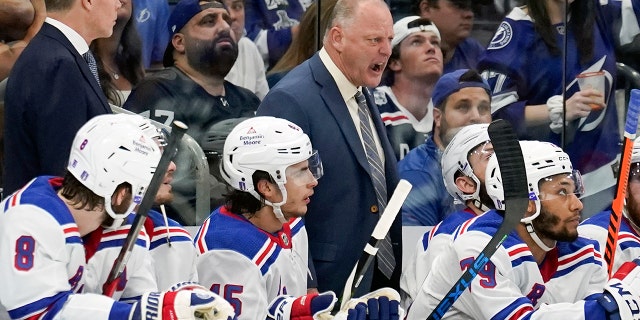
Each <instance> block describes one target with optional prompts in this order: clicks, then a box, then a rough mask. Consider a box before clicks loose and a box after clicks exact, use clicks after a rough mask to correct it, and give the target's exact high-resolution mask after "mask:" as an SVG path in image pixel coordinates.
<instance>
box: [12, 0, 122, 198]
mask: <svg viewBox="0 0 640 320" xmlns="http://www.w3.org/2000/svg"><path fill="white" fill-rule="evenodd" d="M45 4H46V8H47V18H46V20H45V23H44V24H43V25H42V27H41V28H40V31H38V34H36V36H35V37H34V38H33V39H32V40H31V42H29V45H28V46H27V47H26V48H25V49H24V51H23V52H22V54H21V55H20V57H19V58H18V60H17V61H16V64H15V65H14V67H13V69H12V70H11V74H10V77H9V80H8V82H7V94H6V97H5V114H4V116H5V123H6V124H7V125H5V127H4V138H5V140H4V141H5V144H4V155H5V159H4V160H5V171H4V181H3V182H4V190H5V194H7V195H8V194H11V193H12V192H13V191H15V190H17V189H18V188H20V187H22V186H23V185H24V184H26V183H27V182H28V181H29V180H31V179H33V178H35V177H36V176H39V175H43V174H53V175H61V174H62V173H63V172H64V168H65V165H66V158H65V153H66V152H67V151H68V150H69V148H70V146H71V141H72V140H73V136H74V135H75V133H76V131H78V129H79V128H80V127H81V126H82V125H83V124H84V123H85V122H86V121H87V120H89V119H91V118H93V117H94V116H96V115H99V114H105V113H110V112H111V109H110V108H109V104H108V103H107V98H106V97H105V96H104V93H102V90H101V88H100V83H99V82H98V80H97V67H96V66H95V59H94V58H93V55H92V54H91V52H90V51H89V43H91V41H93V40H94V39H97V38H103V37H109V36H111V34H112V32H113V24H114V21H115V20H116V16H117V11H118V8H120V1H119V0H99V1H98V3H96V4H95V5H91V6H84V5H83V3H82V2H80V1H76V0H62V1H52V0H45ZM83 55H84V56H86V58H84V57H83ZM85 59H86V60H85ZM87 61H88V62H87ZM34 74H37V75H38V76H37V77H34V76H33V75H34ZM7 120H8V121H7Z"/></svg>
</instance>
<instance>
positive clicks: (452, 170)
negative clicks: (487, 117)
mask: <svg viewBox="0 0 640 320" xmlns="http://www.w3.org/2000/svg"><path fill="white" fill-rule="evenodd" d="M488 127H489V124H472V125H468V126H465V127H463V128H461V129H460V131H458V132H457V133H456V134H455V136H454V137H453V139H452V140H451V141H450V142H449V144H448V145H447V147H446V148H445V150H444V152H443V153H442V158H441V159H440V164H441V167H442V177H443V179H444V186H445V188H446V189H447V191H448V192H449V194H450V195H451V196H452V197H453V198H454V199H457V200H459V201H461V202H463V203H464V202H465V201H466V200H480V179H478V177H477V176H476V175H475V173H473V168H472V166H471V164H470V163H469V154H470V153H471V152H472V151H473V150H474V149H475V148H476V147H478V146H480V145H482V144H484V143H487V142H490V138H489V133H488V131H487V128H488ZM458 172H460V173H462V174H463V175H465V176H467V177H469V178H471V179H472V180H473V181H474V183H475V184H476V190H475V192H474V193H473V194H467V193H464V192H462V191H461V190H460V189H459V188H458V186H457V185H456V183H455V179H456V174H457V173H458Z"/></svg>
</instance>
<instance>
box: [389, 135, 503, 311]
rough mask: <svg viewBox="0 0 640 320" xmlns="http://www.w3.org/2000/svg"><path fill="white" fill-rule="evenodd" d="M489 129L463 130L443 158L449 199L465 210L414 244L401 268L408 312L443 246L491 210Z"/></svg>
mask: <svg viewBox="0 0 640 320" xmlns="http://www.w3.org/2000/svg"><path fill="white" fill-rule="evenodd" d="M488 127H489V125H488V124H485V123H482V124H470V125H468V126H465V127H463V128H462V129H460V131H458V133H456V135H455V136H454V137H453V140H451V142H450V143H449V145H448V146H447V148H446V149H445V150H444V153H443V154H442V175H443V176H444V186H445V187H446V188H447V191H448V192H449V194H450V195H451V196H452V197H454V198H455V199H456V200H457V201H460V202H461V203H464V208H463V209H462V210H460V211H456V212H454V213H452V214H450V215H449V216H447V217H446V218H445V219H444V220H443V221H442V222H440V223H438V224H437V225H436V226H434V227H433V228H432V229H431V230H429V232H427V233H425V234H424V235H423V236H422V237H421V238H420V239H419V240H418V242H417V243H416V244H415V251H414V255H413V256H412V257H411V258H410V259H409V260H408V263H407V264H406V265H405V266H404V268H405V269H404V270H403V271H402V276H401V277H400V286H401V288H402V290H403V305H404V306H406V307H407V308H408V307H409V306H410V305H411V302H413V300H414V299H415V298H416V296H417V295H418V291H419V290H420V288H421V286H422V283H423V282H424V280H425V279H426V278H427V275H428V274H429V272H430V271H431V266H432V265H433V262H434V261H435V259H436V257H438V256H439V255H440V254H441V253H442V252H443V250H446V248H447V246H446V244H447V243H448V242H449V241H451V238H452V236H453V233H454V232H455V231H456V229H457V228H458V227H459V226H460V225H462V223H464V221H466V220H469V219H471V218H474V217H477V216H479V215H481V214H483V213H484V212H485V211H487V210H489V208H490V207H493V202H492V201H491V198H489V196H488V195H487V188H486V185H485V179H484V178H485V169H486V166H487V162H489V157H490V156H491V155H492V154H493V145H492V144H491V140H489V134H488V132H487V128H488Z"/></svg>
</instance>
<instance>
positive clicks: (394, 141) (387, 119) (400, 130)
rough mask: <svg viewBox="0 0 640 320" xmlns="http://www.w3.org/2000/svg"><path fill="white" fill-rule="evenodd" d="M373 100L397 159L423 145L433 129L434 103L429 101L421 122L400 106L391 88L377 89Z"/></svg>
mask: <svg viewBox="0 0 640 320" xmlns="http://www.w3.org/2000/svg"><path fill="white" fill-rule="evenodd" d="M373 98H374V100H375V102H376V105H378V108H379V110H380V116H381V117H382V122H384V126H385V128H386V129H387V137H388V138H389V142H391V146H392V147H393V152H394V153H395V154H396V159H397V160H402V158H404V156H405V155H407V153H409V151H411V149H413V148H415V147H417V146H419V145H421V144H423V143H424V141H425V140H426V139H427V136H428V134H429V133H430V132H431V130H432V129H433V103H432V102H431V99H429V103H428V104H427V105H426V106H425V108H427V114H426V115H425V116H424V118H422V119H421V120H417V119H416V118H415V117H414V116H413V115H412V114H411V112H409V111H408V110H407V109H405V108H404V107H403V106H402V105H400V103H399V102H398V99H396V96H395V94H394V93H393V91H392V90H391V88H390V87H388V86H380V87H377V88H376V89H375V90H374V91H373Z"/></svg>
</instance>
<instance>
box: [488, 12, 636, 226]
mask: <svg viewBox="0 0 640 320" xmlns="http://www.w3.org/2000/svg"><path fill="white" fill-rule="evenodd" d="M601 3H605V2H599V1H595V0H581V1H573V2H571V4H570V5H569V6H568V8H569V16H570V19H569V21H568V24H567V28H566V29H567V30H568V34H567V36H568V37H569V39H570V40H569V42H568V43H567V46H568V47H567V54H566V55H563V54H562V48H563V44H562V40H561V39H562V34H564V30H565V28H564V26H563V25H562V23H563V19H564V3H563V2H556V1H527V2H526V6H523V7H516V8H514V9H513V11H511V13H510V14H509V15H508V16H507V17H506V18H505V19H504V20H503V21H502V23H501V24H500V27H499V28H498V30H497V31H496V34H495V36H494V38H493V40H491V43H490V44H489V46H488V48H487V51H486V52H485V54H484V55H483V57H482V58H481V59H480V61H479V64H478V68H479V69H480V70H482V74H483V77H485V78H486V79H488V81H489V84H490V86H491V93H492V95H493V96H494V99H493V101H492V106H491V111H492V114H493V117H494V118H501V119H506V120H508V121H509V122H510V123H511V124H512V125H513V127H514V128H516V130H517V134H518V137H519V138H520V139H534V140H541V141H550V142H553V143H555V144H556V145H559V146H562V147H563V149H564V150H565V151H566V152H567V153H568V154H569V156H570V157H571V159H572V161H573V163H574V164H575V166H576V169H578V170H580V172H582V173H583V175H584V179H585V187H586V188H587V189H586V190H585V197H586V198H584V199H583V201H585V204H586V205H585V208H586V210H585V212H584V214H585V216H587V217H588V216H590V215H592V214H593V213H595V212H599V211H602V210H603V209H604V208H605V207H607V206H608V205H610V203H611V199H612V198H613V186H614V184H615V182H616V179H615V172H614V170H615V168H617V167H618V165H617V156H618V154H619V152H620V145H619V143H620V134H619V131H618V114H617V111H616V103H615V100H616V99H615V98H614V91H615V90H613V89H612V88H616V84H615V79H616V64H615V63H616V61H615V53H614V46H615V44H616V43H618V42H619V41H620V44H625V43H626V42H630V41H631V40H632V39H633V36H634V35H635V33H637V17H638V16H637V15H636V13H638V12H640V8H639V6H638V3H637V2H635V1H634V2H632V5H630V6H629V7H625V9H624V10H625V12H626V13H628V14H626V13H622V12H621V4H620V2H619V1H609V2H606V4H604V5H601ZM634 7H635V8H634ZM633 9H635V10H636V11H634V10H633ZM634 12H635V13H634ZM621 17H625V18H624V19H622V18H621ZM627 18H630V19H627ZM630 20H631V21H630ZM630 24H631V25H634V24H635V27H633V28H628V26H629V25H630ZM619 25H620V26H621V29H618V26H619ZM634 28H635V30H636V32H631V30H633V29H634ZM523 52H527V54H522V53H523ZM516 53H517V54H516ZM564 61H566V69H565V68H564V67H563V65H565V64H564ZM597 71H603V72H604V74H605V75H604V76H605V78H606V85H605V92H596V91H595V90H593V89H585V90H582V89H580V87H579V85H578V83H577V81H576V80H577V79H576V77H577V76H578V75H579V74H581V73H585V72H597ZM563 75H566V83H563V80H562V79H563ZM563 87H565V88H563ZM563 96H564V97H565V98H566V108H565V107H563V98H562V97H563ZM603 101H604V102H603ZM590 105H593V107H591V106H590ZM564 112H566V119H565V120H566V122H563V120H562V118H563V114H564ZM564 124H566V126H565V125H564ZM563 131H564V134H563Z"/></svg>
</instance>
